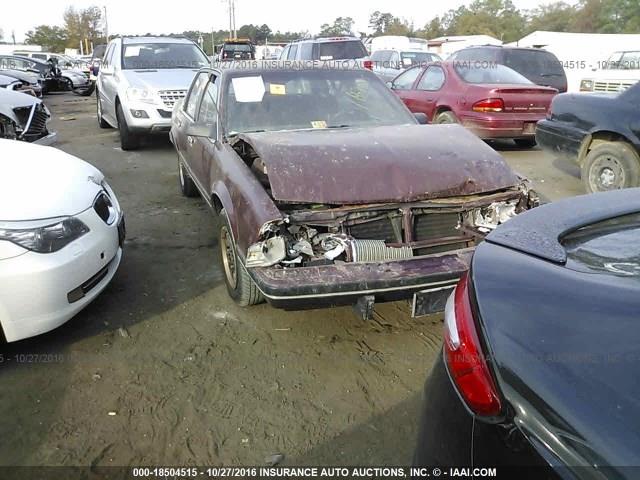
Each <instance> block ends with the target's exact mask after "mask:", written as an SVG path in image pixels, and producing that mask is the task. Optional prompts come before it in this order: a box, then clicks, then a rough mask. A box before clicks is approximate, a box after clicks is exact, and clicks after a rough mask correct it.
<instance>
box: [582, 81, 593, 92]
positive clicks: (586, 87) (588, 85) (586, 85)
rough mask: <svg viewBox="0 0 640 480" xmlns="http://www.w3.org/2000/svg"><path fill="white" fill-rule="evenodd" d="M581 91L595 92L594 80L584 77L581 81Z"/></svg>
mask: <svg viewBox="0 0 640 480" xmlns="http://www.w3.org/2000/svg"><path fill="white" fill-rule="evenodd" d="M580 91H581V92H593V80H590V79H584V80H582V81H581V82H580Z"/></svg>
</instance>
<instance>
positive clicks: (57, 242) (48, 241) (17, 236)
mask: <svg viewBox="0 0 640 480" xmlns="http://www.w3.org/2000/svg"><path fill="white" fill-rule="evenodd" d="M52 222H53V223H52ZM39 223H40V225H38V224H37V223H34V222H15V223H14V222H11V223H9V222H6V223H0V240H7V241H9V242H12V243H15V244H16V245H19V246H21V247H23V248H26V249H27V250H31V251H32V252H36V253H53V252H57V251H58V250H61V249H62V248H64V247H66V246H67V245H68V244H70V243H71V242H73V241H74V240H77V239H78V238H80V237H82V236H83V235H84V234H86V233H88V232H89V227H87V226H86V225H85V224H84V223H83V222H82V221H81V220H79V219H77V218H75V217H68V218H64V219H59V220H58V221H55V220H47V221H46V223H44V224H43V222H39Z"/></svg>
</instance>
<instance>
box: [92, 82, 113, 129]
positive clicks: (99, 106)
mask: <svg viewBox="0 0 640 480" xmlns="http://www.w3.org/2000/svg"><path fill="white" fill-rule="evenodd" d="M96 116H97V117H98V126H99V127H100V128H111V125H109V124H108V123H107V122H106V121H105V120H104V118H102V101H101V100H100V95H98V90H97V89H96Z"/></svg>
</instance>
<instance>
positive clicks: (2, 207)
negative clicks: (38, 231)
mask: <svg viewBox="0 0 640 480" xmlns="http://www.w3.org/2000/svg"><path fill="white" fill-rule="evenodd" d="M103 180H104V175H103V174H102V173H101V172H100V170H98V169H97V168H95V167H94V166H92V165H90V164H88V163H87V162H85V161H83V160H80V159H79V158H76V157H74V156H72V155H69V154H67V153H64V152H63V151H61V150H58V149H56V148H53V147H43V146H40V145H33V144H30V143H27V142H21V141H17V140H3V139H0V222H2V221H20V220H39V219H45V218H53V217H60V216H66V215H75V214H77V213H80V212H82V211H84V210H86V209H87V208H89V207H91V205H92V204H93V200H94V199H95V197H96V195H97V194H98V193H99V192H100V190H101V189H102V187H101V186H100V184H101V183H102V181H103Z"/></svg>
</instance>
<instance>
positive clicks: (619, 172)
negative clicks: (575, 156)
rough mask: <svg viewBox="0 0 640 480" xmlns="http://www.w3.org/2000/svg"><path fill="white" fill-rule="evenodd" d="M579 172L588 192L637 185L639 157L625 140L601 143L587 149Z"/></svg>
mask: <svg viewBox="0 0 640 480" xmlns="http://www.w3.org/2000/svg"><path fill="white" fill-rule="evenodd" d="M580 173H581V177H582V182H583V183H584V186H585V188H586V190H587V192H589V193H594V192H605V191H609V190H619V189H621V188H631V187H637V186H638V181H639V179H640V158H639V157H638V153H637V152H636V151H635V150H634V149H633V147H631V146H630V145H629V144H627V143H625V142H606V143H601V144H599V145H596V146H595V147H594V148H592V149H591V150H590V151H589V153H588V155H587V157H586V158H585V160H584V163H583V164H582V168H581V172H580Z"/></svg>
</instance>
